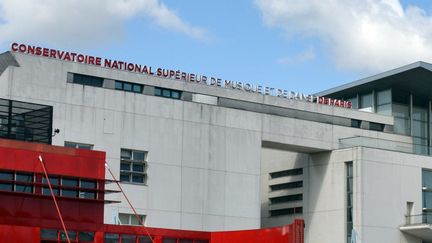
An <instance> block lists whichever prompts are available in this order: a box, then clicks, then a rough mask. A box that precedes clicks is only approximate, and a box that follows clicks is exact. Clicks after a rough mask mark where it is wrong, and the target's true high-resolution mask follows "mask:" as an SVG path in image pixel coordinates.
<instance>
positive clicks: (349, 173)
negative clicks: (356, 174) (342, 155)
mask: <svg viewBox="0 0 432 243" xmlns="http://www.w3.org/2000/svg"><path fill="white" fill-rule="evenodd" d="M352 176H353V166H352V164H351V163H347V177H352Z"/></svg>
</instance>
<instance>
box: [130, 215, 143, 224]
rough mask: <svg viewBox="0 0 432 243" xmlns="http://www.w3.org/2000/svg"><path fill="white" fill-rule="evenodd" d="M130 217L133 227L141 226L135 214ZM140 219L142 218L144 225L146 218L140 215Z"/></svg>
mask: <svg viewBox="0 0 432 243" xmlns="http://www.w3.org/2000/svg"><path fill="white" fill-rule="evenodd" d="M130 217H131V224H132V225H141V224H140V222H139V221H138V219H137V217H136V216H135V215H134V214H131V215H130ZM138 217H140V219H141V222H143V223H144V220H145V216H143V215H138Z"/></svg>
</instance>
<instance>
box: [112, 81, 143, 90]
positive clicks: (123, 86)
mask: <svg viewBox="0 0 432 243" xmlns="http://www.w3.org/2000/svg"><path fill="white" fill-rule="evenodd" d="M143 87H144V86H143V85H142V84H134V83H128V82H123V81H115V89H116V90H123V91H127V92H133V93H142V91H143Z"/></svg>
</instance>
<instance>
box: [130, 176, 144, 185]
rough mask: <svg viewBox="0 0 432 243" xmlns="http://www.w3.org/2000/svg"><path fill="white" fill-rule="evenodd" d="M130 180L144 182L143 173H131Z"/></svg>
mask: <svg viewBox="0 0 432 243" xmlns="http://www.w3.org/2000/svg"><path fill="white" fill-rule="evenodd" d="M132 182H135V183H144V175H132Z"/></svg>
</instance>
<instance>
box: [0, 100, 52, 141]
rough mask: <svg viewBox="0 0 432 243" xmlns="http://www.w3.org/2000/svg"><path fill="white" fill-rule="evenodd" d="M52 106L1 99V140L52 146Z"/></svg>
mask: <svg viewBox="0 0 432 243" xmlns="http://www.w3.org/2000/svg"><path fill="white" fill-rule="evenodd" d="M52 120H53V108H52V106H47V105H40V104H33V103H27V102H21V101H16V100H6V99H0V138H8V139H15V140H23V141H29V142H40V143H47V144H51V138H52V136H51V134H52Z"/></svg>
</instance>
